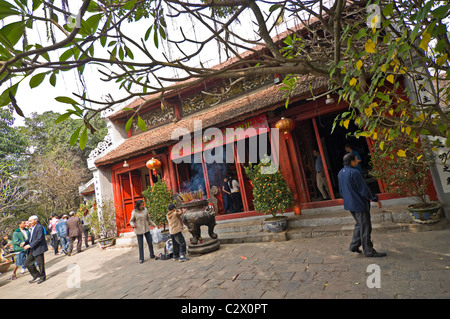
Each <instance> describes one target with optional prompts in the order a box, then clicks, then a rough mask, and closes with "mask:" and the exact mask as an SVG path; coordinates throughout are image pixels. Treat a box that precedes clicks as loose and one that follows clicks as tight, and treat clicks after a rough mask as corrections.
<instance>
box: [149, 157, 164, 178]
mask: <svg viewBox="0 0 450 319" xmlns="http://www.w3.org/2000/svg"><path fill="white" fill-rule="evenodd" d="M145 166H147V168H148V169H150V170H152V171H153V175H155V176H156V175H157V174H158V168H160V167H161V161H159V160H158V159H156V158H152V159H151V160H149V161H147V163H146V164H145Z"/></svg>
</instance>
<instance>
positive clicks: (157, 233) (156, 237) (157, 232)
mask: <svg viewBox="0 0 450 319" xmlns="http://www.w3.org/2000/svg"><path fill="white" fill-rule="evenodd" d="M151 234H152V241H153V242H154V243H155V244H157V243H159V242H161V241H162V234H161V229H159V228H156V227H155V228H153V229H152V231H151Z"/></svg>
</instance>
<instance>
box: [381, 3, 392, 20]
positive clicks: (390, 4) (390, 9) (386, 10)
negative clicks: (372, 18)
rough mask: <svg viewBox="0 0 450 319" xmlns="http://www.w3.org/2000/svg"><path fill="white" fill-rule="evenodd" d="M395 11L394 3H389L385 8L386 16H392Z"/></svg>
mask: <svg viewBox="0 0 450 319" xmlns="http://www.w3.org/2000/svg"><path fill="white" fill-rule="evenodd" d="M393 12H394V5H393V4H392V3H388V4H387V5H386V6H385V7H384V9H383V15H384V16H385V17H387V16H390V15H391V14H392V13H393Z"/></svg>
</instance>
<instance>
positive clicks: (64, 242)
mask: <svg viewBox="0 0 450 319" xmlns="http://www.w3.org/2000/svg"><path fill="white" fill-rule="evenodd" d="M17 226H18V227H17V229H16V230H15V231H14V232H13V235H12V241H11V242H12V250H11V252H13V253H14V262H15V266H14V270H13V274H12V278H11V279H12V280H15V279H17V270H18V269H19V268H21V273H22V274H23V273H25V271H26V270H28V271H29V273H30V275H31V277H32V279H31V280H30V281H29V283H33V282H37V283H38V284H40V283H42V282H44V281H45V280H46V279H47V277H46V273H45V259H44V253H45V252H46V251H48V246H47V241H46V238H45V236H46V235H47V230H46V229H45V227H44V226H42V225H41V223H40V222H39V217H38V216H36V215H33V216H31V217H30V218H28V220H27V221H23V220H21V221H19V222H18V223H17ZM48 228H49V231H50V235H51V237H50V238H51V240H50V245H51V246H52V247H53V250H54V253H55V255H60V254H61V252H59V248H60V247H61V249H62V252H63V253H64V254H66V255H68V256H70V255H71V254H72V250H73V244H74V242H75V240H78V242H77V252H81V244H82V236H83V234H84V235H85V245H86V247H88V237H89V230H90V220H89V211H88V210H86V211H85V213H84V216H83V218H82V219H80V218H78V217H77V216H76V215H75V212H73V211H72V212H70V213H69V215H63V216H58V215H57V214H56V213H52V218H51V220H50V221H49V223H48ZM91 243H92V244H94V236H93V235H92V234H91Z"/></svg>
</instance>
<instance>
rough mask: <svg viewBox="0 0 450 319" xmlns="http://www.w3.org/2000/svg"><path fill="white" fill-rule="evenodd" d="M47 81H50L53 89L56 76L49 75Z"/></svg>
mask: <svg viewBox="0 0 450 319" xmlns="http://www.w3.org/2000/svg"><path fill="white" fill-rule="evenodd" d="M49 81H50V84H51V85H52V86H53V87H55V85H56V74H55V73H52V75H50V79H49Z"/></svg>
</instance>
